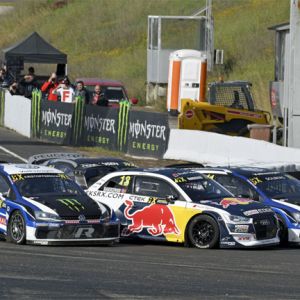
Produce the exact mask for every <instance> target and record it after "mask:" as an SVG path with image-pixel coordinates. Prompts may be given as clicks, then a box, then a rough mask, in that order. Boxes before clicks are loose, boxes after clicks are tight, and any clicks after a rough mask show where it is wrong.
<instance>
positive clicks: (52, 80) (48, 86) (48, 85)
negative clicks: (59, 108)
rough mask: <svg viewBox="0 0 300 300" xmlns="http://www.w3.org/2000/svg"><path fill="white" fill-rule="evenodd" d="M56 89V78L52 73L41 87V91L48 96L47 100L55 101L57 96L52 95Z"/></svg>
mask: <svg viewBox="0 0 300 300" xmlns="http://www.w3.org/2000/svg"><path fill="white" fill-rule="evenodd" d="M57 87H58V82H57V77H56V74H55V73H52V74H51V76H50V77H49V79H48V80H47V81H46V82H45V83H44V84H43V85H42V87H41V91H42V92H43V93H47V94H48V100H50V101H57V98H58V96H57V94H55V93H53V91H55V90H56V88H57Z"/></svg>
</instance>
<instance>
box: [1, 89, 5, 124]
mask: <svg viewBox="0 0 300 300" xmlns="http://www.w3.org/2000/svg"><path fill="white" fill-rule="evenodd" d="M4 104H5V90H4V89H0V125H1V126H3V125H4Z"/></svg>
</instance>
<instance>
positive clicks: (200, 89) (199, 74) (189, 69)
mask: <svg viewBox="0 0 300 300" xmlns="http://www.w3.org/2000/svg"><path fill="white" fill-rule="evenodd" d="M206 73H207V58H206V55H205V53H204V52H202V51H197V50H189V49H182V50H177V51H174V52H172V53H171V54H170V57H169V77H168V96H167V108H168V111H169V112H170V114H172V115H177V114H178V112H180V107H181V99H184V98H189V99H192V100H194V101H205V90H206Z"/></svg>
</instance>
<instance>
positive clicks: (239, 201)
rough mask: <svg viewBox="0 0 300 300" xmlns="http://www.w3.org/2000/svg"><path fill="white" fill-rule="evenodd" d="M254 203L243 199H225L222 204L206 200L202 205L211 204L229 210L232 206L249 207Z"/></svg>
mask: <svg viewBox="0 0 300 300" xmlns="http://www.w3.org/2000/svg"><path fill="white" fill-rule="evenodd" d="M252 202H254V201H253V200H250V199H242V198H224V199H222V200H221V201H220V202H215V201H210V200H204V201H201V203H203V204H205V203H210V204H215V205H220V206H222V207H223V208H228V207H229V206H230V205H248V204H250V203H252Z"/></svg>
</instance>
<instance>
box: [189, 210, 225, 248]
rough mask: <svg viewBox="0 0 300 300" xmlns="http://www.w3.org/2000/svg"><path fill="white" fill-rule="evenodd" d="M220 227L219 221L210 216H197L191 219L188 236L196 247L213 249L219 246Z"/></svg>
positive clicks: (190, 242) (191, 243)
mask: <svg viewBox="0 0 300 300" xmlns="http://www.w3.org/2000/svg"><path fill="white" fill-rule="evenodd" d="M219 237H220V229H219V226H218V224H217V222H216V221H215V220H214V219H213V218H212V217H210V216H207V215H203V216H201V215H200V216H197V217H195V218H194V219H192V220H191V222H190V224H189V226H188V231H187V238H188V241H189V244H190V245H191V246H193V247H195V248H200V249H211V248H216V247H218V246H219Z"/></svg>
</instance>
